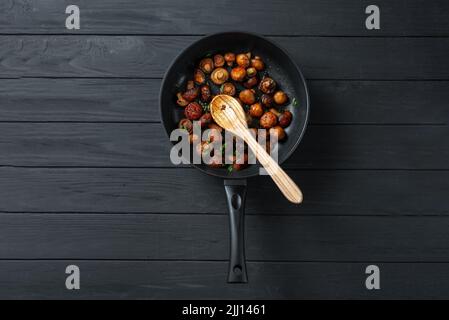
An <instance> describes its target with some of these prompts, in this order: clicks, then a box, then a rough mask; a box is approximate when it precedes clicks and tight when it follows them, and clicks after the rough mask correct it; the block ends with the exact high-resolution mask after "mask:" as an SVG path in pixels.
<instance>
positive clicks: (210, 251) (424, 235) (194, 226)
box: [0, 213, 449, 262]
mask: <svg viewBox="0 0 449 320" xmlns="http://www.w3.org/2000/svg"><path fill="white" fill-rule="evenodd" d="M245 225H246V257H247V259H248V260H250V261H316V262H319V261H329V262H342V261H351V262H367V261H371V262H376V261H390V262H391V261H393V262H416V261H418V262H420V261H426V262H448V261H449V245H448V241H447V240H448V237H449V236H448V234H447V230H448V228H449V217H441V216H433V217H404V216H396V217H387V216H385V217H377V216H376V217H319V216H311V217H301V216H285V215H281V216H279V215H277V214H274V215H265V216H256V215H250V216H248V217H246V221H245ZM429 234H432V237H429V236H428V235H429ZM0 240H1V241H0V259H1V260H4V259H81V260H85V259H100V260H102V259H113V260H117V259H137V260H141V259H150V260H160V259H162V260H166V259H175V260H223V261H225V260H227V259H228V255H229V239H228V217H227V216H226V215H210V214H204V215H198V214H196V215H191V214H180V215H174V214H171V215H170V214H169V215H167V214H149V215H143V214H115V215H108V214H64V213H58V214H35V213H23V214H17V213H14V214H0Z"/></svg>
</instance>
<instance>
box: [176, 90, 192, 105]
mask: <svg viewBox="0 0 449 320" xmlns="http://www.w3.org/2000/svg"><path fill="white" fill-rule="evenodd" d="M176 96H177V97H178V100H177V101H176V103H177V104H178V106H180V107H185V106H187V105H188V104H189V101H187V100H186V99H184V98H183V97H182V93H181V92H178V93H177V94H176Z"/></svg>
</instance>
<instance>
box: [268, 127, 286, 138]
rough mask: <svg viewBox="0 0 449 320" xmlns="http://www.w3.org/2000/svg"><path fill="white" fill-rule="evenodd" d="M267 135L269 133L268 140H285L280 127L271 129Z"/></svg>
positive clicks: (283, 132)
mask: <svg viewBox="0 0 449 320" xmlns="http://www.w3.org/2000/svg"><path fill="white" fill-rule="evenodd" d="M269 133H270V138H271V137H276V138H277V140H278V141H281V140H284V138H285V131H284V129H283V128H282V127H280V126H275V127H273V128H271V129H270V131H269Z"/></svg>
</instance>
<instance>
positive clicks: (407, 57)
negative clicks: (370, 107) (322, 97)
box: [0, 36, 449, 80]
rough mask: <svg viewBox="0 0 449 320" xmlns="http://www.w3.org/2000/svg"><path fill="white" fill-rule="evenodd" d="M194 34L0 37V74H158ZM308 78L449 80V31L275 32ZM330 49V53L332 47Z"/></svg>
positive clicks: (50, 75) (150, 75)
mask: <svg viewBox="0 0 449 320" xmlns="http://www.w3.org/2000/svg"><path fill="white" fill-rule="evenodd" d="M196 39H198V37H192V36H173V37H162V36H0V59H1V61H2V63H1V64H0V74H1V77H2V78H17V77H162V75H163V74H164V72H165V70H166V69H167V67H168V65H169V63H170V62H171V61H172V60H173V58H174V57H175V56H176V55H177V54H178V53H179V52H180V51H181V50H182V49H183V48H185V47H186V46H188V45H189V44H190V43H192V42H193V41H194V40H196ZM273 40H274V41H275V42H277V43H279V44H281V45H282V46H283V47H285V48H286V49H287V50H288V51H289V52H290V54H291V55H292V57H293V58H294V60H295V61H296V62H297V63H298V64H299V65H300V66H301V67H302V69H303V71H304V74H305V76H306V78H308V79H358V80H364V79H372V80H375V79H382V80H394V79H399V80H406V79H418V80H419V79H421V80H422V79H446V80H447V79H449V64H447V63H446V60H447V57H446V52H447V50H448V48H449V38H370V37H350V38H340V37H337V38H334V37H330V38H329V37H302V38H292V37H275V38H273ZM330 53H332V54H330Z"/></svg>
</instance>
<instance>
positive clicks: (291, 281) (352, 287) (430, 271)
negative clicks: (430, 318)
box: [0, 260, 449, 300]
mask: <svg viewBox="0 0 449 320" xmlns="http://www.w3.org/2000/svg"><path fill="white" fill-rule="evenodd" d="M70 264H75V265H77V266H79V268H80V270H81V290H67V289H65V287H64V283H65V278H66V276H67V275H66V274H65V268H66V266H68V265H70ZM368 264H369V263H310V262H306V263H268V262H264V263H260V262H249V263H248V264H247V268H248V274H249V283H248V284H245V285H235V284H227V283H226V282H225V281H224V280H225V276H224V275H226V270H227V266H228V263H227V262H224V261H223V262H200V261H197V262H187V261H178V262H176V261H76V260H66V261H0V284H1V285H2V288H3V290H1V291H0V297H1V298H3V299H5V298H7V299H12V298H15V299H38V298H45V299H51V298H53V299H87V298H88V299H144V298H145V299H189V300H190V299H295V298H296V299H400V298H402V299H407V298H408V299H411V298H415V299H444V298H448V297H449V289H448V288H449V273H448V269H449V268H448V264H447V263H424V264H423V263H377V265H379V267H380V270H381V272H382V280H381V288H382V289H381V290H371V291H370V290H366V287H365V279H366V274H365V268H366V267H367V266H368ZM411 275H412V279H413V281H411V278H410V276H411ZM435 275H438V278H437V279H436V278H435Z"/></svg>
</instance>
